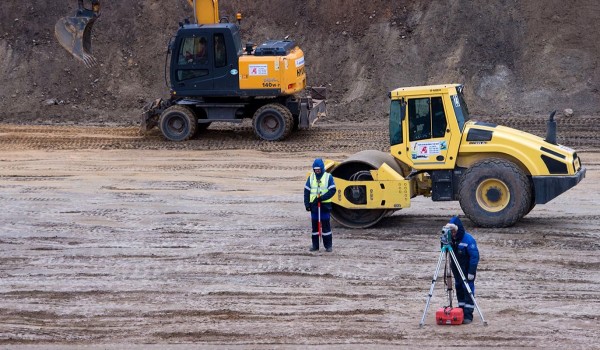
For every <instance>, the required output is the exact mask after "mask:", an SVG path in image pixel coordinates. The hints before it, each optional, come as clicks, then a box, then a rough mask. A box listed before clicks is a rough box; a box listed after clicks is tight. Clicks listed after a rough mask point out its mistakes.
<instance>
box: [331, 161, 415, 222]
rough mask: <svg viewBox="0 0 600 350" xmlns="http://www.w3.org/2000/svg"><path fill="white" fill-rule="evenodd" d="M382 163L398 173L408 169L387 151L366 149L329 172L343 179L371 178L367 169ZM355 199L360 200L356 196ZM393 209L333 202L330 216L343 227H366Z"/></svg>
mask: <svg viewBox="0 0 600 350" xmlns="http://www.w3.org/2000/svg"><path fill="white" fill-rule="evenodd" d="M383 163H386V164H388V165H389V166H390V167H391V168H392V169H394V170H395V171H397V172H398V173H399V174H404V173H405V172H407V171H410V168H409V167H408V166H406V165H404V164H401V163H399V162H398V161H397V160H396V159H395V158H394V157H393V156H392V155H391V154H389V153H385V152H381V151H374V150H367V151H362V152H359V153H356V154H354V155H352V156H350V157H349V158H348V159H346V160H345V161H343V162H342V163H340V165H338V166H337V167H336V168H335V169H333V170H331V174H332V175H333V176H334V177H337V178H341V179H344V180H354V181H359V180H360V181H365V180H373V178H372V177H371V175H370V173H369V170H376V169H379V168H380V167H381V166H382V165H383ZM344 195H346V194H344ZM359 196H360V194H359ZM356 200H357V201H360V199H358V198H357V199H356ZM365 200H366V199H365ZM394 211H395V210H394V209H347V208H343V207H341V206H339V205H337V204H335V203H334V204H333V208H332V211H331V216H332V217H333V219H334V220H335V221H337V222H338V223H340V224H341V225H343V226H345V227H349V228H367V227H371V226H373V225H375V224H377V223H378V222H379V221H381V219H383V218H384V217H386V216H388V215H391V214H392V213H393V212H394Z"/></svg>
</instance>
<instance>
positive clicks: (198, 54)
mask: <svg viewBox="0 0 600 350" xmlns="http://www.w3.org/2000/svg"><path fill="white" fill-rule="evenodd" d="M206 46H207V39H206V37H204V36H192V37H188V38H184V39H183V40H182V41H181V46H180V48H179V53H178V59H177V64H178V65H179V67H178V69H177V81H184V80H189V79H194V78H199V77H203V76H206V75H208V74H209V72H210V71H209V69H208V53H207V47H206Z"/></svg>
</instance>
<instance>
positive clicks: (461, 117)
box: [450, 88, 470, 131]
mask: <svg viewBox="0 0 600 350" xmlns="http://www.w3.org/2000/svg"><path fill="white" fill-rule="evenodd" d="M450 99H451V100H452V107H453V108H454V114H455V115H456V121H457V122H458V127H459V129H460V130H461V131H462V130H463V126H464V125H465V123H466V122H467V121H469V119H470V117H469V108H468V107H467V102H466V101H465V98H464V95H463V89H462V88H461V89H459V90H458V93H457V94H456V95H452V96H450Z"/></svg>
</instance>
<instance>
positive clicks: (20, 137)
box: [0, 117, 600, 152]
mask: <svg viewBox="0 0 600 350" xmlns="http://www.w3.org/2000/svg"><path fill="white" fill-rule="evenodd" d="M497 119H499V118H497ZM482 120H483V121H490V122H494V120H491V119H485V118H483V119H482ZM498 121H499V122H501V124H502V125H505V126H508V127H512V128H516V129H519V130H523V131H527V132H530V133H533V134H536V135H538V136H540V137H545V132H546V119H545V118H540V117H536V118H517V117H507V118H502V119H501V120H498ZM599 131H600V117H580V118H576V117H572V118H568V119H567V118H563V119H560V120H559V121H558V141H559V142H560V143H561V144H564V145H566V146H569V147H571V148H575V149H578V150H579V151H589V150H597V149H600V138H599V137H597V135H598V132H599ZM388 142H389V141H388V131H387V124H386V123H381V124H374V123H370V124H352V125H348V124H322V125H318V126H317V127H315V128H312V129H311V130H300V131H298V132H295V133H293V134H292V136H291V137H290V138H288V139H287V140H285V141H283V142H267V141H262V140H258V139H256V138H255V137H254V135H253V132H252V129H251V127H249V126H243V125H242V126H236V125H233V126H231V125H227V124H224V125H223V124H221V125H217V126H211V128H210V129H209V130H208V131H207V132H205V133H202V134H201V135H200V137H199V138H198V139H194V140H190V141H187V142H182V143H174V142H168V141H165V140H164V139H163V138H162V136H161V135H160V133H159V131H158V130H156V129H155V130H152V131H150V132H149V133H148V135H146V136H140V135H139V132H138V129H137V128H136V127H119V126H114V127H91V126H50V125H36V126H30V125H11V124H0V150H14V149H55V150H67V149H149V150H159V149H173V150H230V149H231V150H233V149H238V150H241V149H255V150H259V151H264V152H308V151H313V152H314V151H321V152H358V151H362V150H365V149H375V150H381V151H386V150H387V149H388V145H389V143H388Z"/></svg>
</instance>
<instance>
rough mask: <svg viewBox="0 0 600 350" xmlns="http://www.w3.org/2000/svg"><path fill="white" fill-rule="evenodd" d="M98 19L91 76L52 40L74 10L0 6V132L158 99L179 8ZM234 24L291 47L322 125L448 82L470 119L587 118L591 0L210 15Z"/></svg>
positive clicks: (268, 9)
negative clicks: (319, 102)
mask: <svg viewBox="0 0 600 350" xmlns="http://www.w3.org/2000/svg"><path fill="white" fill-rule="evenodd" d="M102 5H103V8H102V16H101V18H100V19H99V20H98V21H97V22H96V24H95V25H94V30H93V50H94V54H95V56H96V58H97V59H98V60H99V62H101V64H100V65H99V66H98V67H96V68H94V69H87V68H85V67H84V66H83V65H82V64H81V63H79V62H77V61H76V60H75V59H73V58H71V56H70V55H69V54H68V53H67V52H66V51H64V50H63V49H62V48H61V47H60V45H58V43H57V41H56V40H55V39H54V34H53V33H54V24H55V23H56V21H57V20H58V19H59V18H60V17H62V16H65V15H72V14H73V13H74V11H75V8H76V1H75V0H70V1H68V0H61V1H53V2H48V1H41V0H35V1H32V2H21V1H18V2H15V1H4V2H1V3H0V70H1V71H2V75H1V76H0V109H1V110H2V112H1V113H0V120H1V121H4V122H22V123H46V122H52V123H55V122H77V123H82V124H96V123H107V122H111V123H118V124H133V123H137V122H138V117H139V108H140V107H141V106H143V105H144V104H145V102H147V101H150V100H152V99H154V98H157V97H167V96H168V88H167V87H166V86H165V82H164V61H165V60H164V58H165V53H166V44H167V42H168V40H169V38H170V36H171V35H173V34H174V33H175V31H176V29H177V26H178V22H179V21H181V20H182V19H184V18H185V17H190V16H193V14H192V11H191V10H190V8H189V6H188V5H187V2H185V1H183V0H173V1H169V2H166V1H155V0H152V1H142V0H122V1H113V2H103V3H102ZM237 11H241V12H242V13H243V14H244V17H245V19H244V21H243V23H242V26H243V31H244V33H243V37H244V41H253V42H255V43H260V42H262V41H264V40H266V39H276V38H283V37H285V36H287V35H289V36H290V38H292V39H294V40H296V42H297V43H298V44H299V46H300V47H301V48H302V49H303V50H304V52H305V56H306V62H307V73H308V79H309V84H311V85H325V86H327V87H328V88H329V101H330V105H329V106H330V109H329V118H330V119H332V120H335V121H360V120H371V121H373V120H379V119H382V120H383V119H385V118H386V117H387V109H388V107H387V92H388V91H389V90H391V89H394V88H396V87H400V86H410V85H424V84H437V83H448V82H458V83H464V84H465V85H466V87H467V89H466V94H467V98H468V101H469V104H470V109H471V112H472V113H473V114H476V115H482V116H490V117H494V118H499V117H501V116H506V115H510V116H526V115H546V114H547V113H548V112H549V111H551V110H553V109H558V110H559V111H562V110H564V109H566V108H571V109H573V110H574V112H575V115H594V114H598V113H599V112H600V68H599V67H598V57H599V55H600V44H599V42H598V40H597V39H596V38H595V33H598V32H600V22H598V21H597V18H599V17H600V7H598V6H597V4H596V2H595V1H594V0H580V1H576V0H572V1H568V4H566V3H565V2H564V1H558V0H548V1H545V2H544V6H543V7H541V6H540V5H539V3H538V2H533V1H526V0H507V1H501V2H500V1H495V2H485V3H482V2H472V1H466V0H446V1H435V2H432V1H427V0H410V1H393V2H390V1H383V0H377V1H369V2H365V1H358V0H352V1H344V0H329V1H317V0H309V1H299V0H265V1H260V2H256V1H250V0H237V1H222V3H221V13H222V14H223V15H229V16H230V18H232V15H233V14H234V13H235V12H237ZM49 99H50V100H51V101H48V100H49ZM53 102H56V103H58V104H57V105H54V104H52V105H49V103H53Z"/></svg>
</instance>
